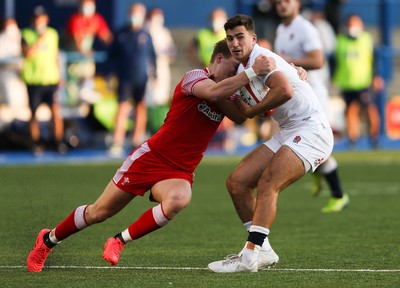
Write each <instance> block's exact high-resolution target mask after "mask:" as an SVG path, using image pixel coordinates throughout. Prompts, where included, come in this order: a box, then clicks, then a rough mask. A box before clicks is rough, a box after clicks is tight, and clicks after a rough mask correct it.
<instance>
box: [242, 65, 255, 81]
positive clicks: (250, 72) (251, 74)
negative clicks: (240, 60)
mask: <svg viewBox="0 0 400 288" xmlns="http://www.w3.org/2000/svg"><path fill="white" fill-rule="evenodd" d="M244 72H245V73H246V75H247V78H249V80H253V79H254V78H256V77H257V74H256V72H254V69H253V67H250V68H247V69H245V70H244Z"/></svg>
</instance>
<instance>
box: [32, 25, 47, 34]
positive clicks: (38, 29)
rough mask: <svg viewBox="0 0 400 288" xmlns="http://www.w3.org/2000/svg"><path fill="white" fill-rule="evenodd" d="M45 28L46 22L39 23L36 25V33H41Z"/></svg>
mask: <svg viewBox="0 0 400 288" xmlns="http://www.w3.org/2000/svg"><path fill="white" fill-rule="evenodd" d="M46 28H47V25H46V24H40V25H38V26H36V28H35V30H36V32H37V33H39V34H43V33H44V31H46Z"/></svg>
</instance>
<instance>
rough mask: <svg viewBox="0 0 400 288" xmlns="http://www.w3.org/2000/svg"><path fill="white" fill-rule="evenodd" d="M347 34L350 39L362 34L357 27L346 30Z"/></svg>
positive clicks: (360, 29)
mask: <svg viewBox="0 0 400 288" xmlns="http://www.w3.org/2000/svg"><path fill="white" fill-rule="evenodd" d="M347 32H348V34H349V36H350V37H352V38H357V37H358V36H360V34H361V33H362V28H361V27H359V26H352V27H349V29H348V31H347Z"/></svg>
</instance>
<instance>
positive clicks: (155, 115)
mask: <svg viewBox="0 0 400 288" xmlns="http://www.w3.org/2000/svg"><path fill="white" fill-rule="evenodd" d="M147 28H148V30H149V32H150V35H151V37H152V40H153V45H154V49H155V51H156V56H157V70H156V74H157V79H153V78H151V79H149V81H148V84H147V89H146V95H145V101H146V105H147V112H148V123H147V127H148V130H149V132H150V134H154V133H155V132H157V131H158V129H159V128H160V127H161V125H162V123H163V122H164V119H165V116H166V115H167V112H168V110H169V102H170V99H171V96H170V95H171V68H170V64H171V62H172V61H173V60H174V58H175V55H176V46H175V43H174V40H173V38H172V36H171V32H170V31H169V30H168V28H166V27H165V26H164V12H163V11H162V10H161V9H160V8H154V9H152V10H151V11H150V13H149V17H148V21H147ZM155 81H157V82H156V83H157V85H155Z"/></svg>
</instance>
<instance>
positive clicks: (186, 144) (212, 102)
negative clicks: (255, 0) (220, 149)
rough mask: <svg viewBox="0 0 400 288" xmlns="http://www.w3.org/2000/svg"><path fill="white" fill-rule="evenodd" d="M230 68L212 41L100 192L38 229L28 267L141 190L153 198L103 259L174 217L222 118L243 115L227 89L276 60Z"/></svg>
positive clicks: (221, 47) (37, 266)
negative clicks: (154, 126)
mask: <svg viewBox="0 0 400 288" xmlns="http://www.w3.org/2000/svg"><path fill="white" fill-rule="evenodd" d="M237 68H238V62H237V61H236V60H234V59H233V57H232V56H231V53H230V51H229V49H228V46H227V44H226V42H225V40H223V41H220V42H218V43H217V44H216V46H215V48H214V52H213V54H212V57H211V64H210V65H209V67H208V68H204V69H195V70H191V71H189V72H187V73H186V74H185V76H184V77H183V78H182V80H181V81H180V82H179V83H178V85H177V86H176V88H175V92H174V96H173V100H172V103H171V107H170V111H169V112H168V114H167V117H166V119H165V122H164V124H163V126H162V127H161V128H160V130H159V131H158V132H157V133H156V134H154V135H153V136H152V137H151V138H150V139H148V140H147V141H146V142H144V143H143V144H141V145H140V146H139V147H138V148H137V149H135V150H133V151H132V152H131V153H130V154H129V155H128V156H127V158H126V159H125V161H124V162H123V164H122V165H121V167H120V168H119V169H118V170H117V172H116V173H115V175H114V177H113V178H112V180H111V181H110V182H109V183H108V185H107V186H106V188H105V190H104V192H103V193H102V194H101V195H100V197H99V198H98V199H97V200H96V201H95V202H94V203H93V204H90V205H82V206H79V207H77V208H76V209H74V210H73V211H72V213H71V214H70V215H68V216H67V217H66V218H65V219H64V220H63V221H62V222H60V223H59V224H58V225H57V226H56V227H55V228H54V229H52V230H50V229H43V230H41V231H40V232H39V235H38V236H37V239H36V244H35V247H34V248H33V249H32V250H31V252H30V254H29V256H28V259H27V267H28V271H29V272H41V271H42V268H43V266H44V262H45V260H46V258H47V256H48V254H49V253H50V252H51V251H52V248H53V247H54V246H56V245H57V244H58V243H59V242H60V241H62V240H64V239H66V238H67V237H69V236H71V235H72V234H74V233H76V232H79V231H80V230H82V229H84V228H86V227H88V226H90V225H93V224H96V223H100V222H103V221H105V220H106V219H107V218H110V217H112V216H114V215H115V214H117V213H118V212H119V211H120V210H122V209H123V208H124V207H125V206H126V205H127V204H128V203H129V202H130V201H131V200H132V199H134V198H135V197H136V196H137V195H140V196H143V195H144V194H145V193H146V192H147V191H150V199H151V200H153V201H155V202H158V204H157V205H156V206H154V207H153V208H151V209H149V210H147V211H145V212H144V213H143V214H142V215H141V216H140V217H139V218H138V219H137V220H136V221H135V222H133V223H132V224H131V225H130V226H129V227H128V228H127V229H125V230H123V231H122V232H121V233H118V234H117V235H115V236H114V237H111V238H109V239H108V240H107V242H106V243H105V245H104V252H103V258H104V259H105V260H106V261H107V262H109V263H110V264H111V265H116V264H117V263H118V261H119V257H120V253H121V251H122V249H123V248H124V246H125V244H126V243H127V242H130V241H132V240H136V239H139V238H140V237H142V236H144V235H146V234H148V233H151V232H152V231H155V230H157V229H158V228H161V227H163V226H165V225H166V224H168V223H169V222H170V221H171V220H172V219H174V217H175V215H176V214H177V213H179V212H180V211H182V209H184V208H185V207H186V206H187V205H188V204H189V202H190V200H191V196H192V189H191V188H192V184H193V177H194V174H193V172H194V170H195V169H196V167H197V165H198V164H199V162H200V161H201V159H202V158H203V155H204V152H205V151H206V148H207V146H208V144H209V142H210V140H211V138H212V136H213V135H214V134H215V132H216V130H217V128H218V126H219V124H220V123H221V121H222V119H223V117H224V116H227V117H228V118H230V119H231V120H233V121H235V122H237V123H242V122H244V121H245V120H246V116H245V115H244V114H243V113H242V112H241V110H240V109H239V107H238V106H237V103H236V102H235V101H231V100H230V98H231V97H230V96H231V95H233V94H234V93H235V92H236V91H237V90H238V89H239V88H240V87H242V86H244V85H246V84H248V83H249V79H252V78H253V77H256V76H257V75H266V74H268V73H269V72H270V71H271V70H273V69H275V62H274V61H273V60H272V59H271V58H267V57H265V56H263V55H260V56H259V57H258V58H257V59H256V61H255V62H254V64H253V66H252V67H250V68H247V69H246V70H244V71H243V72H242V73H239V74H237V75H236V69H237Z"/></svg>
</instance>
